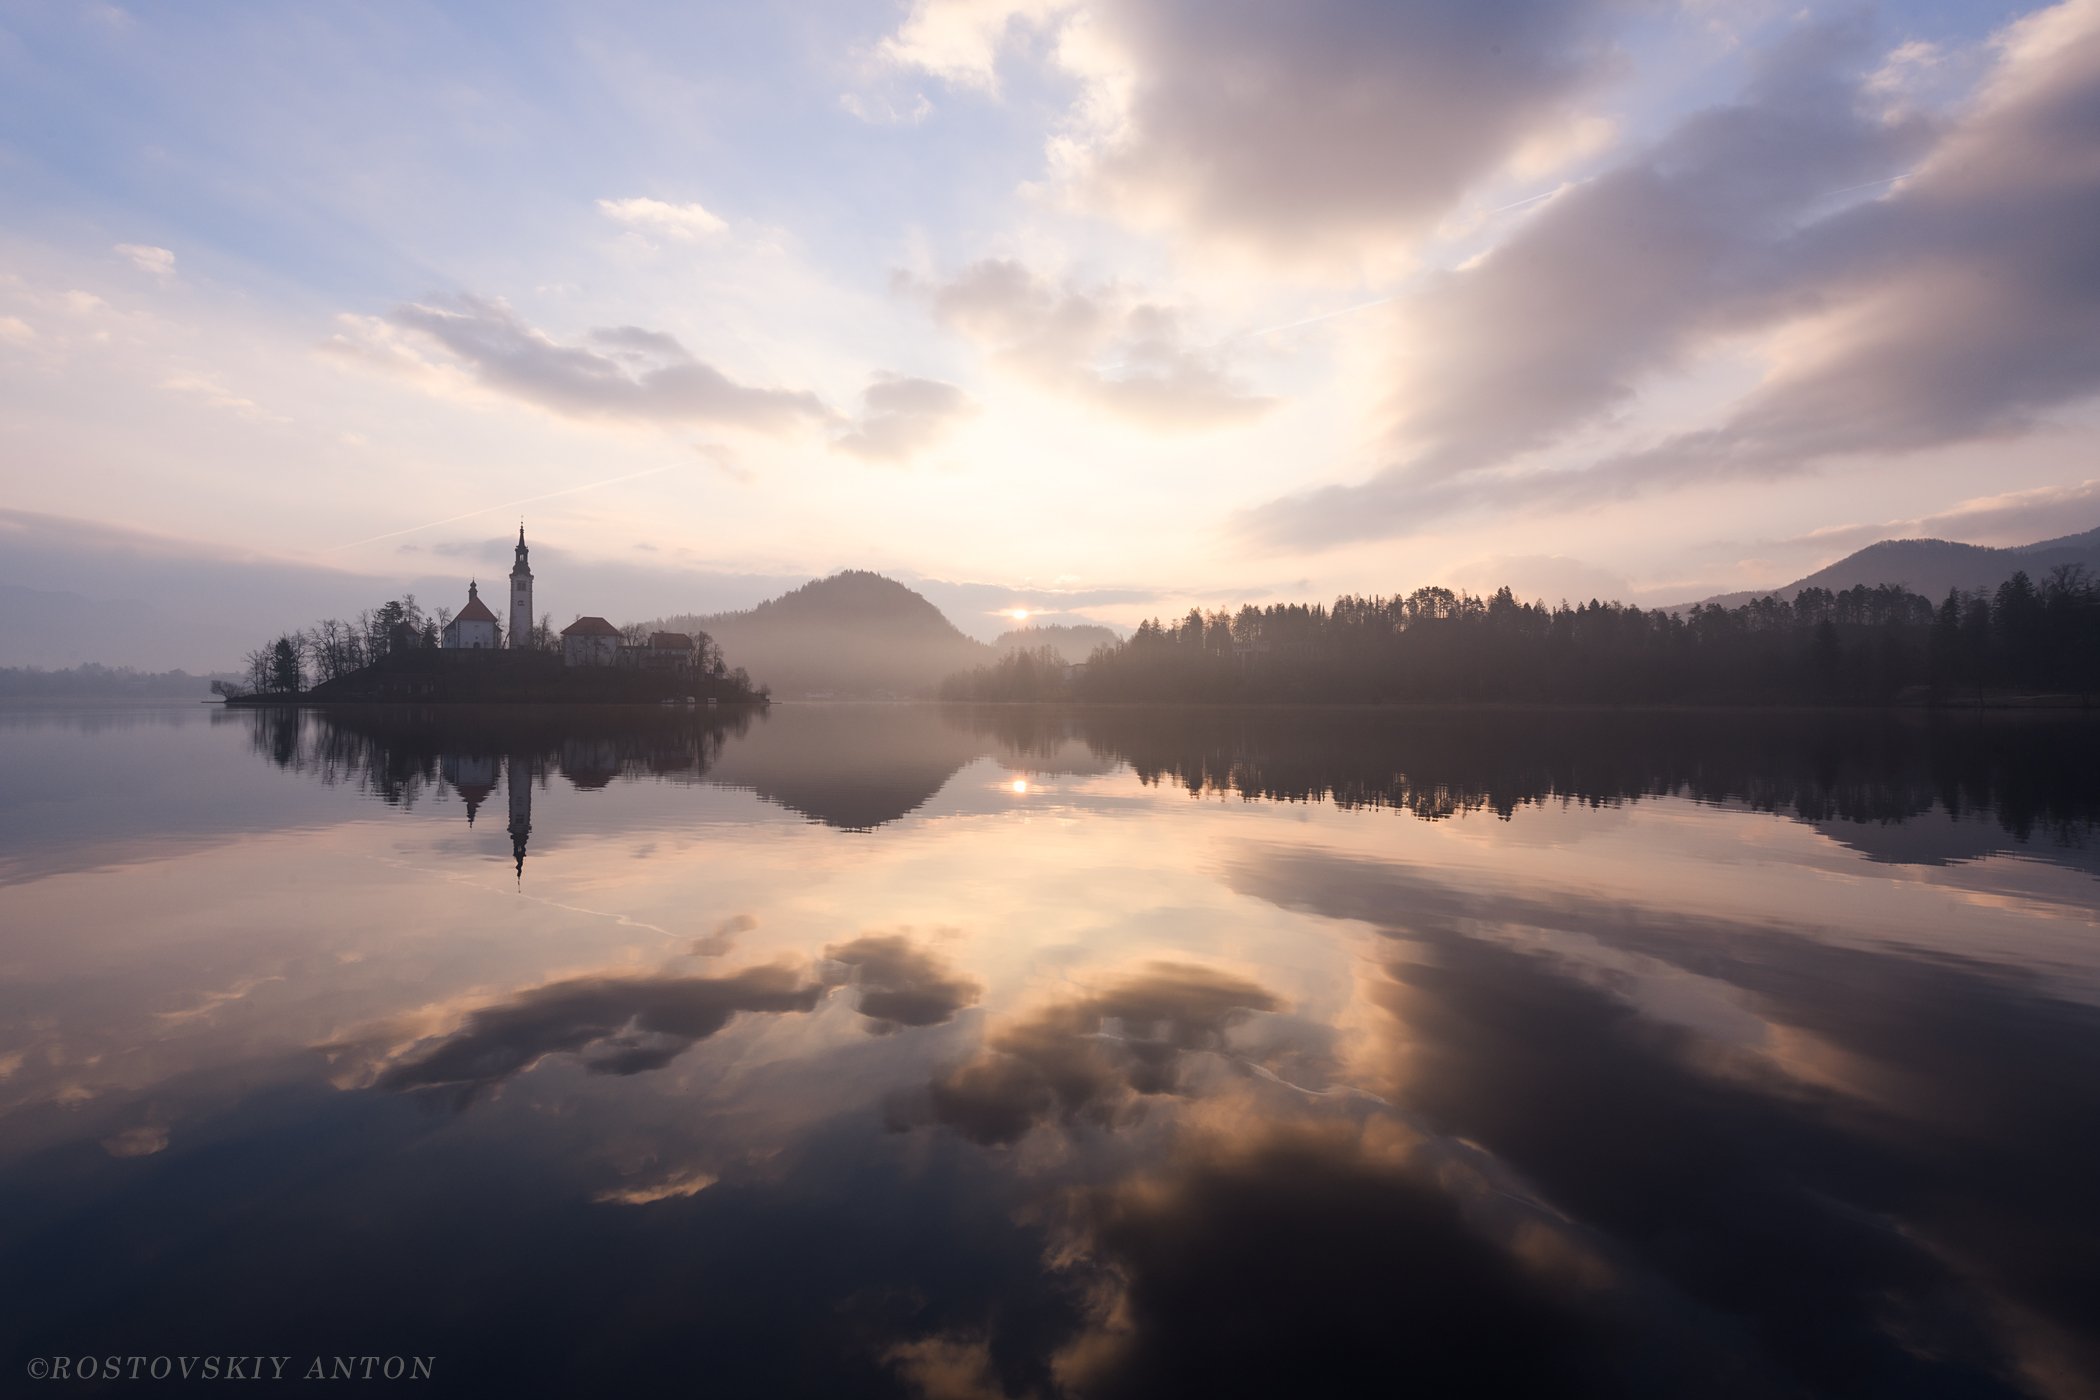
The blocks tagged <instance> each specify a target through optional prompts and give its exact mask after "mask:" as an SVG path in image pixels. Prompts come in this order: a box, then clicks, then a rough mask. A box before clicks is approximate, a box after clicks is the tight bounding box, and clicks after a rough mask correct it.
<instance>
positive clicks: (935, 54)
mask: <svg viewBox="0 0 2100 1400" xmlns="http://www.w3.org/2000/svg"><path fill="white" fill-rule="evenodd" d="M1637 8H1638V7H1637V6H1632V5H1621V4H1616V3H1596V2H1595V0H1579V2H1578V3H1567V2H1566V0H1515V2H1514V3H1507V4H1497V5H1479V4H1472V3H1467V0H1431V2H1430V3H1414V4H1406V5H1398V4H1392V3H1390V0H1302V3H1299V4H1294V5H1287V6H1278V5H1274V4H1269V3H1265V2H1264V0H1087V2H1086V3H1068V4H1063V5H1056V4H1048V3H1041V2H1040V0H1037V2H1036V3H1014V2H1013V0H998V2H997V3H990V4H965V3H957V2H956V0H920V3H918V4H916V5H914V7H913V9H912V11H911V14H910V16H909V17H908V18H907V19H906V21H905V22H904V24H903V25H902V26H901V27H900V28H899V29H898V31H897V32H896V33H895V34H894V35H893V36H892V37H891V38H890V39H889V40H888V41H886V42H885V43H884V44H883V45H882V47H881V49H880V50H879V54H880V56H881V57H882V58H883V59H884V60H886V61H887V62H889V63H891V64H894V65H897V66H900V67H904V68H908V69H917V70H921V71H925V72H928V73H932V74H936V75H938V76H940V77H942V78H944V79H946V80H947V81H949V82H951V83H955V84H957V85H959V86H962V87H965V88H974V89H977V90H980V91H984V92H987V93H995V92H996V91H997V89H998V81H997V61H998V58H999V56H1000V54H1001V52H1002V50H1003V49H1005V48H1007V47H1009V46H1011V45H1012V44H1013V43H1014V42H1015V41H1017V40H1018V39H1020V38H1022V37H1023V36H1025V35H1027V34H1029V33H1031V32H1034V31H1041V30H1044V29H1046V28H1048V29H1054V31H1055V34H1056V42H1055V44H1054V46H1053V47H1052V50H1051V53H1052V57H1053V60H1054V61H1055V62H1056V63H1057V64H1058V65H1059V66H1060V67H1061V68H1062V69H1063V70H1064V71H1065V73H1066V75H1067V76H1069V77H1074V78H1076V79H1078V81H1079V84H1080V96H1079V98H1078V99H1077V101H1076V102H1075V104H1074V106H1073V109H1072V111H1071V113H1070V115H1069V118H1068V121H1067V123H1066V127H1065V129H1064V130H1063V131H1061V132H1060V133H1059V134H1058V135H1057V136H1056V138H1055V139H1054V140H1053V141H1052V143H1051V156H1052V159H1053V163H1054V164H1055V166H1056V167H1057V170H1058V173H1059V175H1060V177H1061V179H1062V181H1063V183H1064V185H1065V187H1066V188H1067V189H1068V190H1069V191H1070V192H1071V193H1072V194H1073V195H1075V196H1076V197H1077V198H1078V199H1079V200H1081V201H1082V202H1083V203H1084V204H1086V205H1087V206H1088V207H1090V208H1092V209H1094V210H1096V211H1098V212H1102V213H1105V214H1108V215H1109V216H1110V217H1116V218H1122V219H1126V220H1129V221H1132V222H1136V223H1141V224H1145V225H1150V226H1160V227H1166V228H1169V229H1171V230H1172V231H1173V232H1174V233H1176V234H1177V235H1179V236H1182V237H1185V238H1189V239H1193V240H1198V241H1206V242H1209V241H1218V240H1224V241H1231V242H1239V243H1244V244H1248V245H1252V246H1255V247H1258V248H1259V249H1261V250H1262V251H1263V252H1265V253H1266V254H1268V255H1270V256H1271V257H1279V258H1284V259H1289V260H1303V259H1306V258H1307V257H1310V256H1324V255H1327V254H1330V253H1334V252H1341V253H1345V254H1356V253H1361V252H1365V251H1368V250H1376V251H1379V252H1381V253H1383V252H1385V251H1386V249H1387V248H1388V247H1389V245H1390V244H1391V243H1392V241H1393V240H1394V239H1396V238H1404V237H1406V236H1408V235H1411V234H1414V233H1419V232H1421V231H1423V230H1426V229H1427V228H1428V227H1430V226H1431V225H1433V224H1434V223H1435V222H1436V220H1437V219H1439V218H1440V217H1441V216H1442V215H1443V213H1444V212H1445V211H1446V210H1447V209H1448V208H1449V207H1450V205H1451V204H1452V203H1453V202H1454V201H1455V200H1456V199H1457V198H1458V197H1459V196H1460V195H1461V194H1462V193H1463V192H1464V191H1465V190H1466V189H1467V188H1469V187H1470V186H1472V185H1473V184H1474V183H1475V182H1477V181H1478V180H1480V179H1481V178H1482V177H1484V176H1487V175H1489V174H1491V173H1493V172H1495V171H1496V170H1498V169H1499V168H1501V167H1502V166H1503V165H1505V164H1506V163H1508V162H1510V161H1511V160H1512V159H1513V158H1514V157H1516V156H1517V155H1518V153H1519V152H1520V151H1524V150H1526V149H1527V148H1532V149H1535V148H1536V147H1537V143H1538V141H1539V139H1540V138H1541V137H1542V136H1544V135H1546V134H1549V133H1554V132H1559V131H1566V130H1569V129H1572V128H1573V127H1574V126H1575V125H1577V119H1578V117H1579V115H1580V114H1579V113H1578V112H1577V110H1576V103H1577V100H1578V99H1579V98H1580V97H1581V96H1582V95H1583V94H1584V93H1585V92H1586V91H1587V90H1589V89H1590V88H1591V87H1592V85H1593V84H1594V83H1595V82H1596V81H1597V80H1598V79H1599V78H1600V77H1601V76H1603V75H1604V74H1605V73H1607V72H1608V71H1610V68H1611V60H1612V56H1613V50H1612V45H1611V41H1610V36H1611V33H1612V31H1613V30H1614V28H1615V27H1616V26H1617V25H1618V23H1619V22H1620V21H1621V20H1622V19H1623V18H1625V17H1626V15H1627V14H1628V13H1629V12H1631V11H1632V10H1634V9H1637Z"/></svg>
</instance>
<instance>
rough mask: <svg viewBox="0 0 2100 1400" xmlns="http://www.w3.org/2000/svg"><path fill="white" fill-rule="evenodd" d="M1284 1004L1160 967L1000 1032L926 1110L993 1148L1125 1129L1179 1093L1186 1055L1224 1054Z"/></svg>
mask: <svg viewBox="0 0 2100 1400" xmlns="http://www.w3.org/2000/svg"><path fill="white" fill-rule="evenodd" d="M1276 1005H1277V1001H1276V998H1275V997H1273V996H1271V995H1270V994H1269V993H1268V992H1266V991H1264V990H1262V989H1261V988H1260V987H1258V986H1256V985H1254V984H1253V983H1252V982H1249V981H1247V980H1246V979H1244V978H1241V977H1236V976H1234V975H1232V974H1230V973H1225V972H1217V971H1213V970H1211V969H1209V968H1204V967H1195V966H1190V965H1186V964H1181V963H1154V964H1152V965H1150V966H1149V967H1147V968H1146V969H1144V970H1143V971H1142V972H1140V973H1137V974H1136V975H1134V976H1131V977H1129V978H1126V979H1125V980H1123V981H1121V982H1119V983H1116V984H1115V985H1113V986H1111V987H1109V988H1107V989H1106V990H1104V991H1101V992H1097V993H1092V994H1089V995H1084V996H1080V997H1077V998H1074V999H1073V1000H1070V1001H1063V1002H1058V1003H1056V1004H1054V1005H1051V1006H1048V1007H1045V1008H1044V1009H1042V1010H1041V1011H1038V1012H1036V1013H1035V1014H1034V1015H1032V1016H1029V1017H1026V1018H1024V1019H1023V1020H1021V1021H1019V1022H1016V1023H1015V1024H1013V1025H1011V1026H1009V1027H1007V1028H1006V1029H1004V1030H1002V1031H1000V1032H999V1033H998V1034H996V1035H994V1036H993V1037H991V1039H990V1041H989V1042H988V1044H987V1045H986V1047H985V1049H984V1050H983V1051H982V1052H981V1053H979V1054H978V1055H977V1056H976V1057H975V1058H974V1059H971V1060H969V1061H967V1062H966V1063H964V1064H962V1065H959V1066H957V1067H956V1068H955V1069H952V1070H950V1071H949V1072H948V1073H947V1074H945V1075H943V1076H941V1077H940V1078H938V1079H936V1080H934V1081H933V1083H932V1084H931V1085H929V1086H928V1101H927V1104H926V1108H925V1111H926V1112H927V1113H928V1114H930V1116H931V1117H932V1119H933V1120H934V1121H935V1122H939V1123H943V1124H946V1125H947V1126H949V1127H951V1128H953V1129H955V1130H956V1131H957V1132H959V1133H961V1134H962V1135H963V1136H964V1137H967V1138H969V1139H970V1140H972V1141H973V1142H980V1143H985V1144H998V1143H1010V1142H1014V1141H1017V1140H1018V1139H1019V1138H1021V1137H1022V1136H1023V1135H1024V1134H1026V1133H1027V1131H1028V1130H1029V1129H1030V1128H1032V1127H1034V1126H1035V1125H1036V1124H1037V1123H1042V1122H1047V1121H1049V1120H1050V1119H1051V1118H1053V1117H1058V1118H1062V1119H1064V1120H1066V1121H1083V1122H1091V1123H1099V1124H1113V1123H1117V1122H1120V1121H1123V1120H1124V1119H1126V1118H1127V1117H1129V1116H1130V1115H1131V1113H1132V1110H1133V1107H1134V1098H1135V1096H1138V1095H1145V1094H1172V1093H1175V1092H1177V1090H1178V1087H1179V1083H1180V1069H1181V1058H1182V1056H1183V1055H1184V1054H1186V1053H1187V1052H1188V1051H1191V1050H1216V1049H1220V1048H1222V1047H1223V1045H1224V1043H1225V1035H1226V1032H1227V1031H1228V1030H1230V1029H1231V1028H1232V1027H1233V1026H1234V1025H1236V1024H1237V1023H1239V1022H1240V1021H1242V1020H1244V1019H1245V1018H1246V1017H1247V1016H1248V1014H1249V1013H1251V1012H1256V1011H1268V1010H1272V1009H1274V1008H1275V1007H1276ZM907 1116H908V1115H907Z"/></svg>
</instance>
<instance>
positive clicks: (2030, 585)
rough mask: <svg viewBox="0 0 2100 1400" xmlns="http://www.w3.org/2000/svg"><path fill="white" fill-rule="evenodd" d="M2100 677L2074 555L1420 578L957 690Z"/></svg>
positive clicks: (1826, 689) (1929, 690)
mask: <svg viewBox="0 0 2100 1400" xmlns="http://www.w3.org/2000/svg"><path fill="white" fill-rule="evenodd" d="M2096 689H2100V587H2096V586H2095V585H2094V583H2093V582H2092V581H2091V580H2089V579H2087V578H2086V577H2085V575H2084V573H2083V571H2082V570H2079V569H2077V568H2075V567H2066V568H2061V569H2057V570H2055V571H2053V572H2052V573H2051V574H2050V576H2049V578H2048V579H2047V580H2046V581H2045V582H2043V583H2042V584H2040V585H2039V586H2038V585H2036V584H2035V583H2034V582H2033V581H2032V580H2031V579H2029V578H2028V577H2027V576H2026V575H2025V574H2024V573H2022V574H2015V575H2014V576H2013V577H2012V578H2011V579H2010V580H2008V581H2007V582H2006V583H2004V584H2002V585H2000V587H1999V588H1998V589H1997V590H1996V592H1995V593H1993V594H1991V595H1989V596H1985V595H1983V594H1963V593H1961V592H1959V591H1957V592H1954V593H1950V594H1949V595H1948V597H1947V598H1946V600H1945V601H1944V602H1942V603H1941V604H1939V606H1938V607H1934V606H1933V604H1932V603H1930V602H1929V601H1927V600H1926V599H1924V598H1921V597H1919V596H1918V595H1916V594H1914V593H1911V592H1909V591H1908V590H1906V589H1904V588H1902V587H1900V586H1897V585H1894V584H1885V585H1881V586H1879V587H1867V586H1864V585H1862V586H1860V587H1856V588H1848V589H1846V590H1844V591H1843V592H1836V593H1834V592H1832V591H1830V590H1828V589H1822V588H1806V589H1803V590H1801V592H1800V593H1799V594H1798V595H1797V596H1796V597H1795V598H1794V599H1793V600H1792V601H1787V600H1785V599H1781V598H1778V597H1776V596H1775V597H1766V598H1759V599H1756V600H1754V601H1752V602H1749V603H1745V604H1743V605H1742V606H1740V607H1735V608H1728V607H1721V606H1718V605H1700V606H1696V607H1693V608H1691V609H1689V610H1688V611H1687V612H1684V613H1682V614H1679V613H1674V612H1666V611H1662V610H1656V611H1644V610H1642V609H1640V608H1636V607H1628V606H1625V605H1623V604H1620V603H1600V602H1589V603H1584V604H1581V605H1579V606H1570V605H1569V604H1567V603H1562V604H1560V605H1559V606H1557V607H1549V606H1547V605H1546V604H1543V603H1523V602H1519V601H1517V599H1516V598H1514V597H1513V596H1512V595H1511V593H1510V591H1509V590H1508V589H1507V588H1505V589H1502V590H1501V591H1500V592H1498V593H1496V594H1495V595H1494V596H1492V597H1489V598H1479V597H1474V596H1471V595H1468V594H1464V593H1453V592H1452V591H1451V590H1449V589H1444V588H1423V589H1418V590H1416V591H1415V592H1414V593H1412V594H1410V595H1408V596H1406V597H1404V598H1403V597H1392V598H1385V597H1370V598H1363V597H1356V596H1345V597H1342V598H1338V599H1336V600H1335V602H1334V605H1333V606H1332V607H1323V606H1320V605H1317V604H1316V605H1312V606H1306V605H1302V604H1278V605H1273V606H1270V607H1266V608H1257V607H1253V606H1247V607H1243V608H1241V609H1240V610H1239V611H1238V612H1237V613H1225V612H1212V613H1208V614H1206V613H1202V612H1199V611H1196V610H1194V609H1191V610H1190V612H1189V614H1188V615H1187V616H1186V617H1185V618H1183V619H1181V620H1180V621H1179V622H1175V623H1168V624H1162V623H1160V622H1158V621H1156V620H1155V621H1149V622H1146V623H1145V624H1144V625H1142V626H1141V627H1139V628H1138V630H1137V633H1136V635H1134V636H1133V637H1131V638H1130V639H1129V640H1128V641H1126V642H1122V643H1120V644H1118V645H1116V646H1112V647H1103V648H1101V649H1100V650H1098V651H1096V652H1095V653H1094V654H1093V656H1092V658H1091V659H1090V660H1089V661H1088V662H1087V663H1086V664H1085V665H1084V666H1077V667H1071V666H1064V665H1061V664H1058V662H1057V658H1056V657H1055V656H1054V655H1053V654H1049V653H1045V652H1025V651H1024V652H1016V653H1014V654H1012V655H1010V656H1007V657H1005V658H1002V659H1001V660H1000V661H999V662H998V663H996V664H995V665H991V666H985V667H981V668H979V669H977V670H975V671H971V672H967V673H964V674H961V675H957V676H953V677H950V678H949V680H948V681H947V682H946V683H945V684H944V685H943V687H942V695H943V696H944V698H947V699H955V700H1054V699H1070V700H1083V701H1098V702H1114V703H1126V702H1160V701H1173V702H1186V701H1214V702H1216V701H1224V702H1232V701H1255V702H1269V701H1317V702H1343V703H1374V704H1376V703H1408V702H1418V703H1443V702H1450V701H1490V702H1497V701H1499V702H1517V703H1574V704H1640V703H1661V704H1684V703H1780V704H1830V703H1866V704H1884V703H1888V702H1891V701H1895V700H1901V699H1939V700H1956V699H1962V698H1979V697H1981V696H1984V695H1987V694H2001V695H2002V694H2007V693H2036V692H2046V693H2062V694H2076V695H2080V696H2088V695H2091V694H2092V693H2093V692H2094V691H2095V690H2096Z"/></svg>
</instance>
